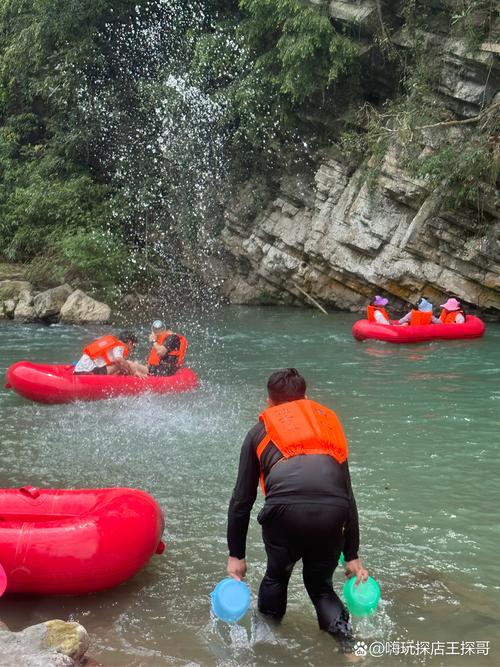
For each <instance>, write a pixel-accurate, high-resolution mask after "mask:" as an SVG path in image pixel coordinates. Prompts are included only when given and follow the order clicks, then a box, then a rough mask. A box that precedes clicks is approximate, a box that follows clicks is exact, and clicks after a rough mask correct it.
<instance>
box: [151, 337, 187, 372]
mask: <svg viewBox="0 0 500 667" xmlns="http://www.w3.org/2000/svg"><path fill="white" fill-rule="evenodd" d="M162 347H164V348H165V349H166V350H167V354H165V356H163V357H161V358H160V363H159V364H158V365H157V366H152V365H151V364H150V365H149V366H148V373H149V374H150V375H173V374H174V373H175V372H176V371H177V369H178V367H179V364H178V362H177V357H171V356H169V352H175V351H176V350H180V347H181V341H180V338H179V336H177V334H170V336H168V337H167V338H166V339H165V340H164V341H163V343H162Z"/></svg>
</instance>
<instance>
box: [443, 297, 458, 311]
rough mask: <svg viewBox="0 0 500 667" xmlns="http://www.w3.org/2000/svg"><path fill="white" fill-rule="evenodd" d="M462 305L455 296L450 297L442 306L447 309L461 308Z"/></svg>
mask: <svg viewBox="0 0 500 667" xmlns="http://www.w3.org/2000/svg"><path fill="white" fill-rule="evenodd" d="M461 307H462V306H461V305H460V301H457V300H456V299H453V298H451V299H448V301H447V302H446V303H442V304H441V308H444V309H445V310H460V308H461Z"/></svg>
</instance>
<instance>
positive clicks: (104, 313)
mask: <svg viewBox="0 0 500 667" xmlns="http://www.w3.org/2000/svg"><path fill="white" fill-rule="evenodd" d="M110 317H111V308H110V307H109V306H108V305H107V304H105V303H102V302H101V301H96V300H95V299H93V298H92V297H90V296H88V294H85V292H82V290H76V291H75V292H73V294H71V295H70V296H69V297H68V298H67V300H66V302H65V304H64V305H63V307H62V308H61V321H62V322H69V323H73V324H80V323H83V322H94V323H105V322H108V320H109V318H110Z"/></svg>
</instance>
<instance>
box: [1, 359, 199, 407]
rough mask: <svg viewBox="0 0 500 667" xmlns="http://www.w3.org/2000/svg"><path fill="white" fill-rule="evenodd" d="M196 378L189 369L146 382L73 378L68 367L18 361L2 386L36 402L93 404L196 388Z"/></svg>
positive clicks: (123, 377)
mask: <svg viewBox="0 0 500 667" xmlns="http://www.w3.org/2000/svg"><path fill="white" fill-rule="evenodd" d="M197 386H198V376H197V375H196V373H195V372H194V371H192V370H191V369H190V368H181V369H179V370H178V371H177V373H175V375H168V376H166V377H160V376H150V377H147V378H146V379H144V380H143V379H141V378H136V377H131V376H127V375H74V373H73V367H72V366H56V365H49V364H33V363H31V362H30V361H18V362H17V363H16V364H12V366H11V367H10V368H9V369H8V371H7V375H6V382H5V387H6V388H7V389H13V390H14V391H17V393H18V394H21V396H24V398H29V399H30V400H31V401H38V402H39V403H71V402H72V401H97V400H99V399H101V398H111V397H113V396H135V395H137V394H142V393H144V392H152V393H154V394H167V393H170V392H181V391H189V390H191V389H196V387H197Z"/></svg>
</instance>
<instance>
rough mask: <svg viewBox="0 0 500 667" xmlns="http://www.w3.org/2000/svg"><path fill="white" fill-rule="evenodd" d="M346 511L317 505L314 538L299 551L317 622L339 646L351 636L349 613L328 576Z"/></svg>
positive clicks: (339, 546)
mask: <svg viewBox="0 0 500 667" xmlns="http://www.w3.org/2000/svg"><path fill="white" fill-rule="evenodd" d="M345 514H346V511H345V509H344V508H341V507H339V508H335V507H324V508H317V509H316V512H315V517H314V518H313V517H311V518H310V520H311V521H314V522H315V524H316V531H317V532H316V535H317V537H316V539H312V540H308V542H307V543H306V547H305V550H304V553H303V554H302V563H303V570H302V578H303V580H304V585H305V587H306V590H307V592H308V594H309V597H310V598H311V601H312V603H313V605H314V607H315V609H316V615H317V617H318V624H319V627H320V628H321V629H322V630H325V631H326V632H328V633H329V634H331V635H332V636H334V637H335V638H336V639H338V640H339V641H340V642H341V644H342V645H343V647H345V648H349V647H350V646H351V644H352V640H353V635H352V628H351V623H350V620H349V612H348V611H347V609H346V608H345V606H344V605H343V603H342V602H341V600H340V598H339V596H338V595H337V594H336V593H335V591H334V590H333V586H332V577H333V573H334V571H335V568H336V567H337V564H338V560H339V556H340V552H341V550H342V543H343V535H342V528H343V525H344V520H345Z"/></svg>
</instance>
